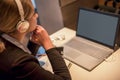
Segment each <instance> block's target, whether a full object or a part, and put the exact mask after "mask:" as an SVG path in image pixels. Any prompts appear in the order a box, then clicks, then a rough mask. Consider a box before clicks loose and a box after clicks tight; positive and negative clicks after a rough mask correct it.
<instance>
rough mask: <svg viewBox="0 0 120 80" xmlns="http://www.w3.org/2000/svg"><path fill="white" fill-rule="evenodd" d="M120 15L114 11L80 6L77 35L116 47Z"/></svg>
mask: <svg viewBox="0 0 120 80" xmlns="http://www.w3.org/2000/svg"><path fill="white" fill-rule="evenodd" d="M119 17H120V16H118V15H115V14H112V13H107V12H101V11H96V10H93V9H85V8H80V10H79V17H78V26H77V31H76V35H77V36H81V37H84V38H87V39H89V40H92V41H95V42H98V43H102V44H104V45H106V46H108V47H110V48H114V46H115V43H116V37H117V33H118V28H119Z"/></svg>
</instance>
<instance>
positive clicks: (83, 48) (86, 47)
mask: <svg viewBox="0 0 120 80" xmlns="http://www.w3.org/2000/svg"><path fill="white" fill-rule="evenodd" d="M76 43H77V44H76ZM66 45H67V46H70V47H72V48H74V49H77V50H79V51H80V52H82V53H83V54H88V55H90V56H92V57H95V58H99V59H101V58H106V57H107V56H109V54H110V53H109V51H106V50H105V49H101V48H98V47H95V46H92V45H90V44H87V43H85V42H82V41H79V40H77V39H74V38H73V39H72V40H70V41H69V42H68V43H67V44H66ZM70 51H71V50H70ZM70 53H73V52H70ZM74 53H75V52H74ZM107 53H108V54H107ZM73 55H74V54H73Z"/></svg>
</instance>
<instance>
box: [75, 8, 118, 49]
mask: <svg viewBox="0 0 120 80" xmlns="http://www.w3.org/2000/svg"><path fill="white" fill-rule="evenodd" d="M80 10H86V11H90V12H95V13H99V14H104V15H108V16H113V17H117V18H118V24H117V27H116V33H115V37H114V42H113V46H111V45H108V44H105V43H102V42H99V41H96V40H94V39H91V38H88V37H85V36H82V35H79V34H77V32H76V36H80V37H82V38H85V39H88V40H90V41H93V42H96V43H100V44H102V45H105V46H107V47H109V48H112V49H114V48H115V46H116V43H117V37H118V31H119V26H120V16H119V15H117V14H115V13H109V12H103V11H97V10H95V9H90V8H83V7H81V8H80V9H79V11H78V20H77V21H78V22H77V28H76V31H77V29H78V26H79V25H78V23H79V15H80Z"/></svg>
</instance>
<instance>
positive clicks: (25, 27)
mask: <svg viewBox="0 0 120 80" xmlns="http://www.w3.org/2000/svg"><path fill="white" fill-rule="evenodd" d="M15 2H16V4H17V7H18V11H19V14H20V17H21V21H19V22H18V24H17V26H16V29H17V30H18V31H19V32H21V33H23V32H26V31H27V30H28V28H29V22H28V21H26V20H25V19H24V10H23V6H22V3H21V1H20V0H15Z"/></svg>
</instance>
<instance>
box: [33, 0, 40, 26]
mask: <svg viewBox="0 0 120 80" xmlns="http://www.w3.org/2000/svg"><path fill="white" fill-rule="evenodd" d="M31 1H32V4H33V6H34V8H35V12H36V13H38V9H37V7H36V1H35V0H31ZM37 24H39V25H40V20H39V17H38V18H37Z"/></svg>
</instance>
